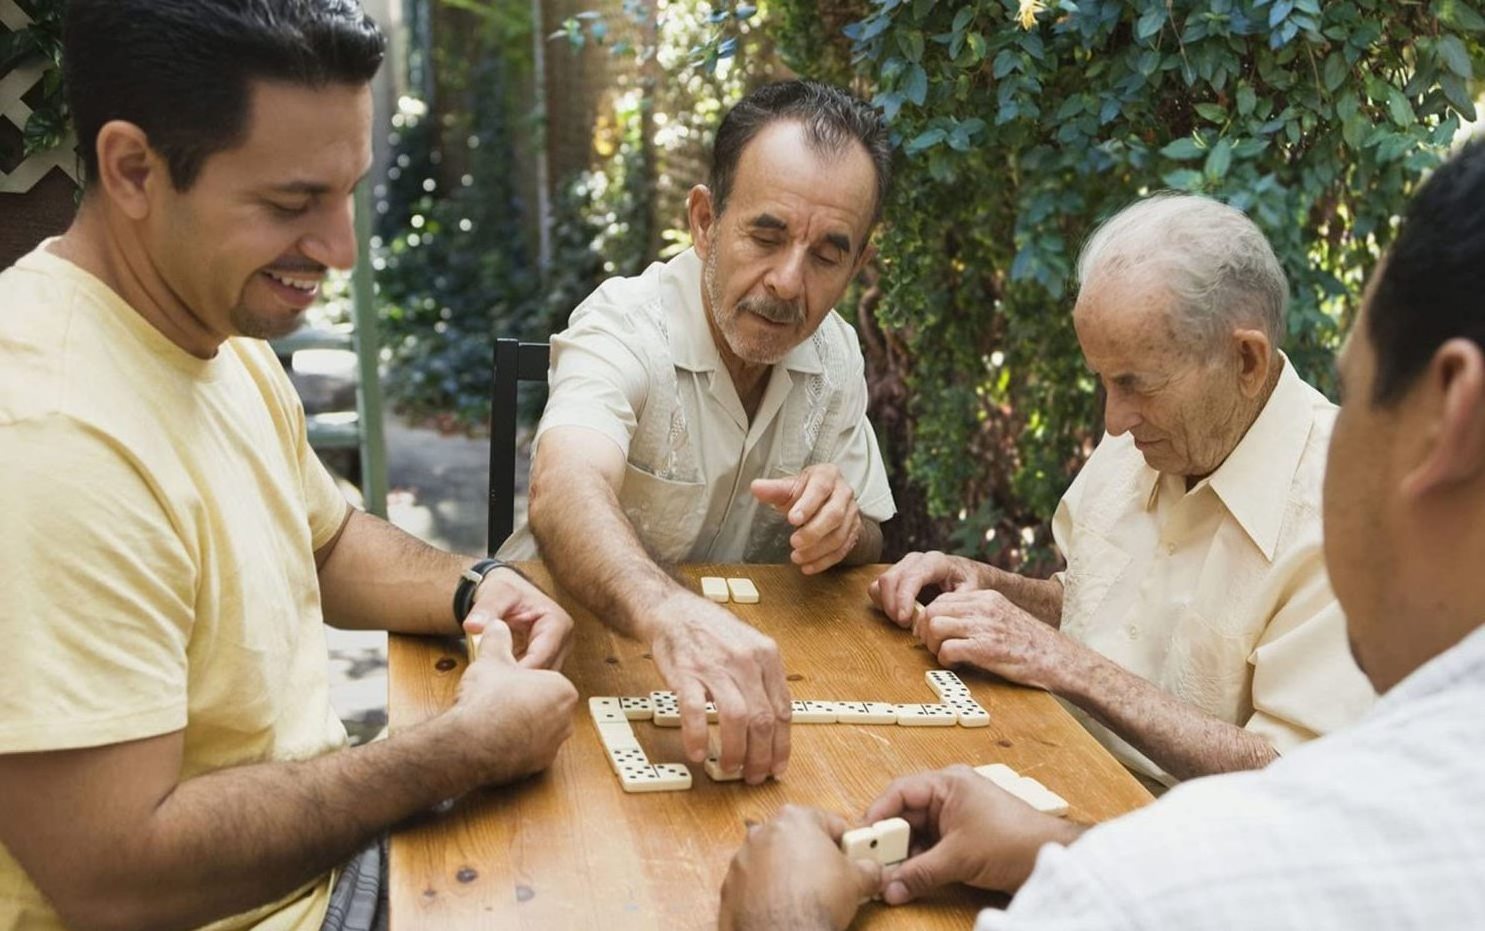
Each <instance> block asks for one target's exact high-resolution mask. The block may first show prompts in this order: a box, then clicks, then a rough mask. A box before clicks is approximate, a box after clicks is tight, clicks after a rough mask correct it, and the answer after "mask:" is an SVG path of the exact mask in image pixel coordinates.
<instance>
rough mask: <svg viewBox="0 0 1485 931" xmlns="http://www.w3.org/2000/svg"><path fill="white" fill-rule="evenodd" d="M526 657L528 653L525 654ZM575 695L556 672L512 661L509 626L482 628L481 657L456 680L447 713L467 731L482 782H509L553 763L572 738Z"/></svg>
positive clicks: (513, 658) (492, 625) (469, 749)
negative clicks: (455, 695)
mask: <svg viewBox="0 0 1485 931" xmlns="http://www.w3.org/2000/svg"><path fill="white" fill-rule="evenodd" d="M528 655H529V654H528ZM577 698H578V693H577V689H575V688H573V686H572V683H571V682H569V681H567V679H566V678H564V677H563V675H562V674H561V673H559V672H550V671H547V670H541V669H526V668H522V667H521V666H520V665H519V664H517V663H516V657H515V654H514V653H513V652H512V649H511V634H510V629H509V628H507V627H506V626H505V625H504V624H498V623H497V624H491V625H490V626H489V627H487V628H485V631H484V637H483V639H481V640H480V649H479V656H478V657H477V658H476V659H475V660H474V662H472V663H470V664H469V667H468V668H467V669H465V670H464V676H463V678H462V679H460V680H459V696H458V698H457V700H456V701H455V702H454V707H453V708H452V709H450V710H449V711H448V712H447V714H450V715H453V716H455V718H456V719H457V720H458V721H459V723H460V724H461V725H462V727H463V729H464V732H465V733H466V734H467V735H468V738H469V739H468V740H467V742H466V748H467V750H468V751H469V752H470V753H471V754H476V755H478V756H480V757H482V759H479V760H477V765H478V767H479V771H480V772H481V773H483V776H482V779H481V781H482V782H483V783H484V784H487V785H489V784H496V783H504V782H510V781H512V780H515V779H520V778H521V777H523V776H529V775H531V774H532V773H536V772H540V771H541V770H543V769H546V768H547V767H548V766H550V765H551V763H552V759H553V758H554V757H555V756H556V755H557V750H558V748H559V747H561V746H562V742H563V741H565V740H566V739H567V738H568V737H570V736H572V711H573V708H574V706H576V705H577Z"/></svg>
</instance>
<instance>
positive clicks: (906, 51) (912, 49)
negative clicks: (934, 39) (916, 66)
mask: <svg viewBox="0 0 1485 931" xmlns="http://www.w3.org/2000/svg"><path fill="white" fill-rule="evenodd" d="M897 47H898V48H900V49H902V54H903V57H905V58H906V59H907V60H908V61H911V62H919V61H922V60H923V33H921V32H919V31H918V30H916V29H914V30H911V31H909V32H902V33H898V35H897Z"/></svg>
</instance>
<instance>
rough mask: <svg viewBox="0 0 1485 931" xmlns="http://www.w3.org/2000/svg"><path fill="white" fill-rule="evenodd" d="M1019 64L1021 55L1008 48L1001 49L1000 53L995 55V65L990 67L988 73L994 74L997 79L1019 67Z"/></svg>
mask: <svg viewBox="0 0 1485 931" xmlns="http://www.w3.org/2000/svg"><path fill="white" fill-rule="evenodd" d="M1020 65H1021V56H1019V55H1017V54H1016V53H1015V52H1013V51H1011V50H1010V49H1008V48H1007V49H1001V50H1000V54H999V55H996V56H995V66H994V67H993V68H991V70H990V73H991V74H992V75H994V76H995V79H996V80H997V81H998V80H1000V79H1001V78H1003V77H1005V76H1006V75H1008V74H1010V73H1011V72H1012V71H1014V70H1016V69H1017V68H1018V67H1020Z"/></svg>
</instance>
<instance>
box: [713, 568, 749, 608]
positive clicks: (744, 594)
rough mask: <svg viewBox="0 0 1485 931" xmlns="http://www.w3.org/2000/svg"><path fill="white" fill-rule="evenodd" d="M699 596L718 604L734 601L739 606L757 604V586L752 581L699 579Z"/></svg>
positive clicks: (714, 576)
mask: <svg viewBox="0 0 1485 931" xmlns="http://www.w3.org/2000/svg"><path fill="white" fill-rule="evenodd" d="M701 594H702V595H703V596H704V597H706V598H707V599H708V600H711V601H715V602H717V603H718V604H726V603H727V602H728V601H735V602H737V603H738V604H740V605H755V604H757V603H758V586H756V585H754V584H753V580H752V579H724V578H722V577H721V576H716V575H704V576H702V577H701Z"/></svg>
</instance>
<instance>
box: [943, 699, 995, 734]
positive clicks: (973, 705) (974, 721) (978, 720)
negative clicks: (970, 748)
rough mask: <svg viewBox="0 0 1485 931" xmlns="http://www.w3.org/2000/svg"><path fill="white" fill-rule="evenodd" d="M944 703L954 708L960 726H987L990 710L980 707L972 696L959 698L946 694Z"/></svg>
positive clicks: (988, 724)
mask: <svg viewBox="0 0 1485 931" xmlns="http://www.w3.org/2000/svg"><path fill="white" fill-rule="evenodd" d="M944 704H946V705H948V706H949V707H950V708H953V709H954V716H955V718H956V719H957V721H958V722H959V726H960V727H989V726H990V712H988V711H986V710H985V709H984V708H982V707H980V705H979V703H978V702H976V701H975V700H974V699H973V698H960V697H956V696H952V695H951V696H948V697H946V698H945V699H944Z"/></svg>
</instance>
